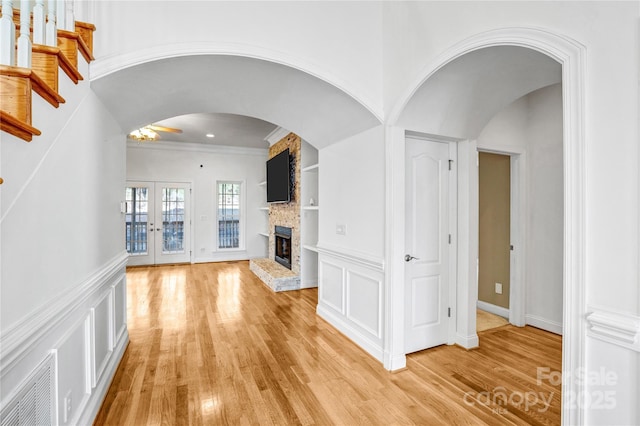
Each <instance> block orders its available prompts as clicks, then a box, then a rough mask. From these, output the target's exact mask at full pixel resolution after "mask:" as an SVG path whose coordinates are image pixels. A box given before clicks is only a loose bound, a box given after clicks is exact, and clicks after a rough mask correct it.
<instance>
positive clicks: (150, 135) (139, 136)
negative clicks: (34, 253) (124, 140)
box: [129, 126, 159, 142]
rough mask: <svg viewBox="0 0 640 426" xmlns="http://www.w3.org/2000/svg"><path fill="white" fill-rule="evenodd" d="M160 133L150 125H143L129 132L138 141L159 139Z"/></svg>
mask: <svg viewBox="0 0 640 426" xmlns="http://www.w3.org/2000/svg"><path fill="white" fill-rule="evenodd" d="M158 136H159V135H158V134H157V133H156V132H155V131H154V130H153V129H150V128H149V127H148V126H145V127H141V128H139V129H136V130H134V131H133V132H131V133H129V137H130V138H131V139H133V140H136V141H138V142H144V141H155V140H158Z"/></svg>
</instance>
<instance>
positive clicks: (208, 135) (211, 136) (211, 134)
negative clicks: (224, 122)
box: [205, 133, 216, 138]
mask: <svg viewBox="0 0 640 426" xmlns="http://www.w3.org/2000/svg"><path fill="white" fill-rule="evenodd" d="M205 136H206V137H208V138H215V137H216V135H214V134H213V133H207V134H206V135H205Z"/></svg>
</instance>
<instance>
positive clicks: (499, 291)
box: [496, 283, 502, 294]
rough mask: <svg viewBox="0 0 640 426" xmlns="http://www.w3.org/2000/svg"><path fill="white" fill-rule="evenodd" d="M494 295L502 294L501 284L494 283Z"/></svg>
mask: <svg viewBox="0 0 640 426" xmlns="http://www.w3.org/2000/svg"><path fill="white" fill-rule="evenodd" d="M496 293H497V294H502V284H501V283H496Z"/></svg>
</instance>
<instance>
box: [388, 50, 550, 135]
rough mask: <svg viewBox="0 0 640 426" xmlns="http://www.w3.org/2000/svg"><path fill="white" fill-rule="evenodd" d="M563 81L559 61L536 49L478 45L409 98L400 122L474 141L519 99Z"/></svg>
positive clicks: (429, 131)
mask: <svg viewBox="0 0 640 426" xmlns="http://www.w3.org/2000/svg"><path fill="white" fill-rule="evenodd" d="M561 81H562V66H561V65H560V63H559V62H557V61H555V60H554V59H552V58H550V57H549V56H547V55H544V54H542V53H540V52H537V51H535V50H532V49H527V48H524V47H517V46H497V47H489V48H484V49H479V50H476V51H473V52H470V53H467V54H466V55H463V56H461V57H459V58H457V59H455V60H453V61H451V62H449V63H447V64H446V65H444V66H443V67H442V68H440V69H439V70H438V71H436V72H435V73H434V74H433V75H431V76H430V77H429V78H428V79H427V80H426V81H425V82H424V84H422V86H420V88H419V89H418V90H417V91H416V93H415V94H414V95H413V97H412V98H411V100H410V101H409V102H408V104H407V106H406V108H405V110H404V111H403V113H402V116H401V118H400V120H399V122H400V124H401V125H402V126H403V127H405V128H407V129H412V130H415V131H419V132H425V133H431V134H435V135H442V136H450V137H455V138H461V139H473V138H475V137H477V136H478V135H479V134H480V132H481V131H482V129H483V128H484V127H485V126H486V125H487V123H489V121H490V120H491V119H492V118H493V117H494V116H495V115H496V114H497V113H498V112H500V111H502V110H503V109H504V108H505V107H507V106H508V105H510V104H511V103H512V102H514V101H515V100H517V99H519V98H521V97H522V96H525V95H527V94H529V93H531V92H533V91H535V90H538V89H541V88H543V87H546V86H550V85H552V84H557V83H560V82H561Z"/></svg>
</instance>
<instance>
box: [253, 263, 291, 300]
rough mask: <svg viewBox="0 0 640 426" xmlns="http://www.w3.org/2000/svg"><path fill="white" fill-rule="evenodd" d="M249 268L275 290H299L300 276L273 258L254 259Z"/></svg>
mask: <svg viewBox="0 0 640 426" xmlns="http://www.w3.org/2000/svg"><path fill="white" fill-rule="evenodd" d="M249 269H250V270H251V272H253V273H254V274H256V276H257V277H258V278H260V280H261V281H262V282H263V283H265V284H266V285H267V287H269V288H270V289H271V290H273V291H276V292H277V291H287V290H298V289H299V288H300V276H298V275H296V273H294V272H293V271H291V270H290V269H287V268H285V267H284V266H282V265H280V264H279V263H277V262H276V261H274V260H271V259H252V260H251V261H249Z"/></svg>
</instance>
